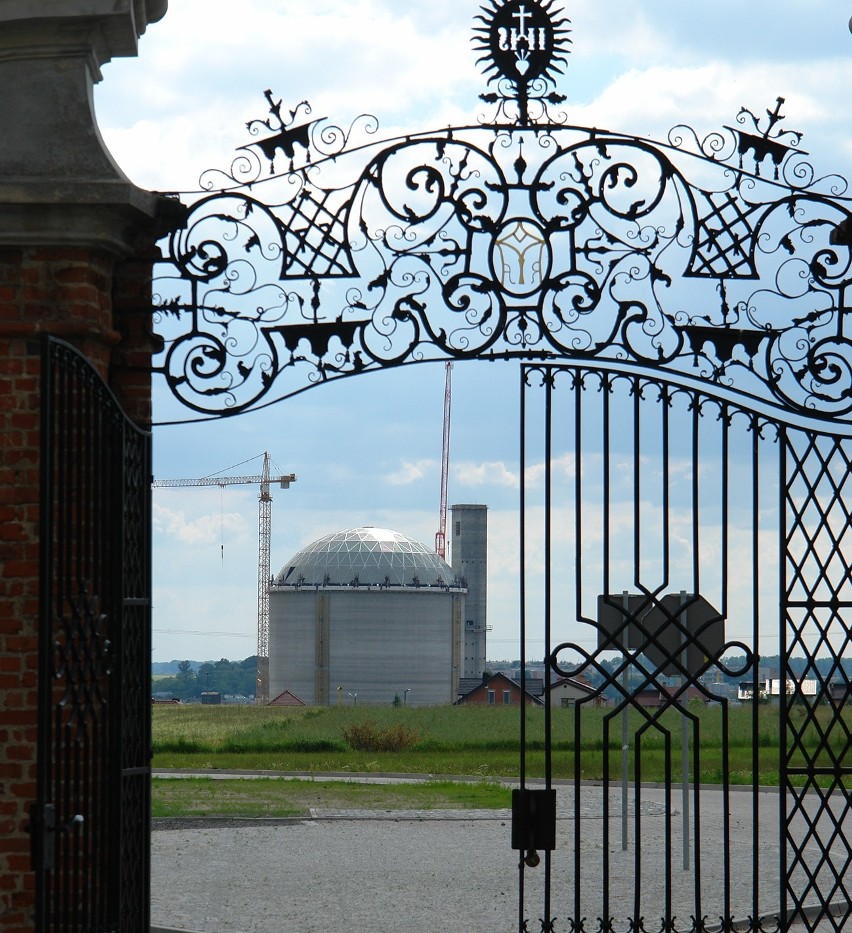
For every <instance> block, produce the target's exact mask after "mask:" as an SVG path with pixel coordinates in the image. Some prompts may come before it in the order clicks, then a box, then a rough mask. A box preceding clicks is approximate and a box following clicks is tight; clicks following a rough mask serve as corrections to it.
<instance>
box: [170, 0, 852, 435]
mask: <svg viewBox="0 0 852 933" xmlns="http://www.w3.org/2000/svg"><path fill="white" fill-rule="evenodd" d="M491 2H492V7H493V9H492V8H486V7H484V8H483V16H481V17H479V19H480V20H481V23H482V24H481V25H480V26H479V27H478V32H477V39H478V42H479V45H478V48H479V51H480V52H481V60H482V61H484V62H485V70H486V74H487V75H488V77H489V82H490V83H491V85H492V87H493V91H492V92H491V93H489V94H487V95H484V99H485V100H486V102H487V103H489V104H493V105H494V113H493V115H492V117H491V118H488V117H483V118H481V119H480V121H479V122H478V123H476V124H474V125H469V126H459V127H451V128H449V129H445V130H440V131H437V132H423V133H412V134H409V135H406V136H404V137H399V138H396V139H389V140H382V139H380V138H379V137H378V132H377V131H378V121H377V120H376V119H375V118H374V117H369V116H361V117H359V118H357V119H356V120H354V121H353V122H352V124H351V125H350V126H349V127H348V128H347V129H344V128H342V127H339V126H337V125H335V124H333V123H331V122H330V121H328V120H327V119H325V118H316V117H315V116H314V114H313V112H312V110H311V107H310V105H309V104H308V102H306V101H302V102H301V103H299V104H297V105H296V106H295V107H294V108H293V109H291V110H287V109H286V108H285V107H284V105H283V103H282V101H281V100H277V99H276V98H275V97H274V95H273V94H272V92H271V91H269V90H267V91H266V92H265V97H266V100H267V103H268V105H269V116H268V118H265V119H262V120H252V121H250V122H249V124H248V127H249V132H250V134H251V136H252V139H251V140H250V141H249V142H248V143H246V144H245V145H243V146H241V147H240V148H239V150H238V154H237V156H236V157H235V159H234V160H233V162H232V165H231V169H230V171H218V172H217V171H212V170H211V171H208V172H206V173H205V174H204V176H202V187H203V190H202V191H201V192H197V193H195V194H184V195H182V197H183V199H184V200H185V201H187V202H188V207H189V209H188V215H187V217H186V220H185V225H184V227H183V228H182V229H180V230H178V231H175V232H174V233H172V235H171V236H170V237H169V238H168V240H167V241H165V242H164V243H163V244H162V245H163V254H164V258H163V261H162V262H161V263H160V264H159V266H158V268H157V270H156V277H155V288H154V292H155V296H154V305H155V313H154V324H155V330H156V332H157V334H158V336H159V337H160V339H161V341H162V347H163V349H162V352H161V353H160V354H159V356H158V357H157V358H156V360H155V371H156V372H157V373H159V374H160V375H161V376H162V377H163V378H164V379H165V381H166V383H167V385H168V387H169V389H170V391H171V393H172V394H173V395H174V396H176V397H177V398H178V399H179V400H180V401H181V402H182V403H183V405H185V406H186V407H187V408H188V409H189V410H190V411H192V412H194V413H195V415H196V416H197V417H199V418H204V417H218V416H221V415H223V414H235V413H238V412H242V411H247V410H249V409H252V408H257V407H259V406H264V405H268V404H271V403H273V402H275V401H278V400H280V399H283V398H286V397H289V396H292V395H294V394H296V393H299V392H302V391H304V390H305V389H307V388H310V387H311V386H314V385H317V384H320V383H323V382H327V381H330V380H332V379H338V378H343V377H348V376H351V375H355V374H360V373H364V372H367V371H371V370H377V369H387V368H392V367H396V366H402V365H409V364H412V363H422V362H428V361H433V360H434V361H437V360H465V359H474V358H477V359H487V360H495V359H525V360H530V359H538V360H544V361H547V360H551V361H559V360H563V361H564V360H568V361H570V360H577V361H589V360H594V361H596V362H597V363H599V364H601V365H605V366H611V367H613V368H622V369H624V368H628V369H629V368H641V369H644V370H647V369H649V368H650V369H653V370H663V371H665V374H666V375H667V377H668V378H670V379H671V380H672V381H674V382H680V383H682V384H701V385H702V386H704V387H705V388H706V389H709V390H711V391H712V390H714V389H715V390H717V391H719V392H728V393H737V394H739V395H740V396H742V397H745V398H748V399H749V400H750V402H751V403H752V404H753V405H755V406H757V407H758V408H761V407H762V408H764V409H767V408H768V409H773V410H781V409H783V410H784V411H788V412H789V411H792V412H794V413H795V414H796V415H797V416H798V417H800V418H803V419H808V418H811V417H813V418H824V417H827V416H828V417H831V418H833V419H834V420H835V423H836V424H838V425H839V426H840V428H841V430H844V429H849V430H852V346H850V337H849V335H848V330H849V325H848V323H847V321H848V313H847V311H848V297H847V296H848V290H849V286H850V283H852V253H850V247H849V246H848V245H844V244H842V243H838V242H834V238H833V232H834V231H835V229H836V228H837V227H839V226H840V225H842V224H843V223H844V222H846V221H848V220H849V218H850V217H852V201H850V199H849V198H848V197H847V185H846V182H845V181H844V180H843V179H842V178H840V177H839V176H836V175H829V176H825V177H818V176H817V175H816V173H815V171H814V170H813V168H812V167H811V166H810V165H809V163H808V162H807V161H806V159H805V155H806V154H805V153H803V152H802V151H801V150H799V149H798V148H797V146H798V144H799V142H800V140H801V136H800V134H797V133H795V132H792V131H788V130H785V129H782V125H783V123H782V121H783V119H784V118H783V116H782V114H781V105H782V103H783V100H782V99H780V98H779V100H778V104H777V106H776V108H775V110H774V111H773V112H770V111H767V115H768V121H767V126H766V127H761V120H760V119H758V118H757V117H755V116H754V114H752V113H751V111H749V110H746V109H745V108H743V109H742V110H741V111H740V113H739V114H738V115H737V119H736V120H735V121H734V123H735V124H736V125H735V126H727V127H722V128H721V129H719V130H717V131H714V132H712V133H710V134H708V135H705V136H704V137H703V138H702V137H700V136H699V134H698V133H697V132H696V131H695V130H693V129H692V128H690V127H686V126H683V125H681V126H678V127H675V128H674V129H673V130H672V131H671V133H670V134H669V137H668V139H667V140H666V141H664V142H656V141H652V140H649V139H644V138H641V137H636V136H629V135H623V134H619V133H612V132H608V131H603V130H600V129H597V128H584V127H576V126H571V125H569V123H568V122H567V119H566V118H565V116H564V115H563V114H559V115H556V116H552V115H551V112H550V110H551V109H552V108H553V106H555V105H558V103H559V101H560V100H564V98H561V97H560V95H558V94H556V93H555V90H554V88H555V81H556V79H557V77H558V75H559V73H560V72H561V71H562V69H563V67H564V65H565V62H566V54H567V45H568V43H569V42H570V40H569V39H568V31H569V30H568V27H567V20H564V19H562V18H560V17H559V16H558V15H557V13H556V11H555V10H554V9H552V6H553V5H552V3H529V4H524V5H523V11H524V16H525V22H526V23H527V26H528V27H529V29H530V30H532V29H533V25H534V24H533V19H532V17H533V13H535V15H536V16H537V17H538V18H539V19H537V20H535V22H536V23H539V20H540V23H539V25H537V26H535V30H538V31H534V32H529V34H528V36H527V39H526V40H524V41H520V40H518V39H517V37H515V38H513V37H512V33H511V28H510V27H509V26H508V25H506V24H502V25H501V23H502V20H501V19H500V15H501V11H503V7H502V5H501V4H498V3H497V2H496V0H491ZM516 15H520V14H516ZM547 24H549V25H547ZM545 26H547V28H545ZM501 30H502V32H501ZM548 30H549V31H548ZM512 42H515V46H514V48H513V46H512ZM524 42H527V44H526V45H525V44H524ZM495 43H496V45H495ZM548 43H549V45H548ZM501 44H502V45H505V46H506V48H505V50H503V51H502V52H501V53H500V55H498V56H497V57H495V55H496V53H495V52H494V49H495V48H497V49H498V50H499V49H500V47H501ZM533 44H534V45H535V50H534V51H535V53H536V55H539V56H543V57H540V58H539V59H538V60H535V59H534V57H533V55H532V46H533ZM539 45H541V46H542V48H545V47H546V49H547V50H549V51H547V53H546V54H545V52H544V51H542V48H539ZM527 51H529V52H530V54H529V56H528V57H527V58H526V59H525V58H524V55H525V54H526V52H527ZM512 56H514V57H512ZM513 62H514V64H513ZM525 62H526V64H527V68H526V71H523V74H522V70H523V65H524V63H525ZM513 69H514V71H513Z"/></svg>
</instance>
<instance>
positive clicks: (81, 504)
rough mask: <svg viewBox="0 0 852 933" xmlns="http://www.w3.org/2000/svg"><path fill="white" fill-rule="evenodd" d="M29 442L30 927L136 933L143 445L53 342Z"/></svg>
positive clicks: (145, 657) (146, 628) (82, 368)
mask: <svg viewBox="0 0 852 933" xmlns="http://www.w3.org/2000/svg"><path fill="white" fill-rule="evenodd" d="M41 431H42V437H41V453H42V467H41V469H42V478H41V485H42V501H41V567H40V574H41V594H40V600H41V609H40V612H41V621H40V626H41V628H40V645H39V652H40V670H39V748H38V800H37V805H36V808H35V810H34V813H33V853H34V864H35V869H36V877H37V926H38V929H39V930H56V931H79V933H84V931H85V933H106V931H113V930H119V929H120V930H121V931H123V933H124V931H133V930H138V931H143V930H145V931H147V929H148V928H149V925H150V924H149V915H150V906H149V903H150V885H149V876H150V869H149V832H150V747H151V736H150V524H151V522H150V477H151V465H150V455H151V454H150V435H149V434H148V433H146V432H144V431H140V430H139V429H137V428H136V427H135V426H134V425H133V424H132V423H131V422H130V421H129V420H128V419H127V418H126V416H125V415H124V414H123V412H122V410H121V408H120V406H119V405H118V403H117V402H116V400H115V398H114V397H113V396H112V394H111V392H110V391H109V389H108V388H107V386H106V385H105V384H104V382H103V381H102V379H101V378H100V376H99V375H98V374H97V372H96V371H95V370H94V369H93V368H92V367H91V365H90V364H89V362H88V361H87V360H86V359H85V358H84V357H82V356H81V355H80V354H79V353H77V351H76V350H74V349H73V348H72V347H70V346H68V345H67V344H64V343H62V342H60V341H56V340H46V341H45V344H44V349H43V358H42V426H41Z"/></svg>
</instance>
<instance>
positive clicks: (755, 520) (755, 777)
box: [751, 416, 784, 917]
mask: <svg viewBox="0 0 852 933" xmlns="http://www.w3.org/2000/svg"><path fill="white" fill-rule="evenodd" d="M758 437H759V429H758V423H757V417H756V416H753V417H752V470H753V479H752V512H753V514H752V523H751V524H752V546H751V553H752V579H753V580H754V583H753V585H752V635H751V637H752V654H753V657H752V672H751V679H752V703H751V735H752V757H751V782H752V783H751V802H752V819H751V824H752V830H751V850H752V857H753V859H754V874H753V876H752V916H753V917H759V916H760V888H759V886H758V879H759V877H760V861H761V858H760V798H759V796H758V793H759V789H760V752H759V748H758V744H757V739H758V735H759V734H760V731H759V724H758V712H759V705H760V703H759V692H758V691H759V685H758V677H759V674H760V668H759V661H760V650H759V649H760V610H759V605H760V604H759V587H760V584H759V580H760V559H759V555H760V537H759V528H760V525H759V514H760V458H759V454H758ZM781 447H782V438H781V434H780V431H779V436H778V449H779V451H780V450H781ZM779 456H781V455H780V454H779ZM778 477H779V483H781V489H783V480H784V476H783V475H782V473H781V472H780V468H779V474H778ZM783 495H784V494H783V492H781V491H780V490H779V502H778V505H779V507H780V510H779V513H778V525H779V527H778V535H779V555H780V553H781V544H780V539H781V537H782V535H783V527H784V520H783ZM778 574H779V576H778V581H779V586H780V583H781V579H782V578H783V575H784V571H783V568H781V567H780V566H779V568H778ZM780 605H781V604H780V603H779V606H780Z"/></svg>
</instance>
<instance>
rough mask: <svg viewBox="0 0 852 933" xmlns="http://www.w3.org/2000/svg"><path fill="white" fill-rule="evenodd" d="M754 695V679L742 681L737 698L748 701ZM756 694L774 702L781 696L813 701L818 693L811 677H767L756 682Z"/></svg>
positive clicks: (817, 688)
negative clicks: (802, 678)
mask: <svg viewBox="0 0 852 933" xmlns="http://www.w3.org/2000/svg"><path fill="white" fill-rule="evenodd" d="M832 687H834V684H832ZM754 695H755V684H754V681H751V680H747V681H742V682H741V683H740V686H739V690H738V691H737V699H738V700H741V701H743V702H749V701H751V700H753V699H754ZM757 695H758V699H759V700H768V701H772V702H775V703H778V702H779V700H780V698H781V697H782V696H788V697H792V698H793V699H794V700H803V701H807V702H809V703H813V702H815V701H816V699H817V697H818V695H819V686H818V684H817V682H816V680H814V679H812V678H805V679H804V680H792V679H787V680H782V679H781V678H780V677H767V678H766V679H765V680H763V681H759V682H758V684H757Z"/></svg>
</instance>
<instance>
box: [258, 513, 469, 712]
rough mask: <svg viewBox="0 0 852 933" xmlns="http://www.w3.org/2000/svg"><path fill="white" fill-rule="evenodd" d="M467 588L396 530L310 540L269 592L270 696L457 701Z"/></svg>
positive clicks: (311, 701) (319, 701)
mask: <svg viewBox="0 0 852 933" xmlns="http://www.w3.org/2000/svg"><path fill="white" fill-rule="evenodd" d="M465 592H466V591H465V589H464V587H463V586H461V584H460V582H459V581H458V580H456V579H454V575H453V571H452V569H451V568H450V566H449V565H448V564H447V563H446V562H445V561H443V560H442V559H441V558H440V557H438V555H437V554H435V553H434V552H433V551H431V550H430V549H429V548H427V547H426V546H425V545H423V544H421V543H419V542H418V541H414V540H413V539H412V538H409V537H408V536H407V535H404V534H401V533H400V532H397V531H391V530H390V529H387V528H371V527H364V528H353V529H348V530H345V531H339V532H336V533H334V534H329V535H326V536H325V537H323V538H320V539H319V540H317V541H314V542H313V543H312V544H309V545H308V546H307V547H305V548H302V550H300V551H299V552H298V553H297V554H295V555H294V556H293V558H292V559H291V560H289V561H287V563H286V564H285V565H284V567H283V568H282V569H281V571H280V573H279V574H278V575H277V576H276V577H275V579H274V581H273V584H272V586H271V588H270V596H269V696H270V698H274V697H276V696H278V695H279V694H280V693H282V692H283V691H285V690H289V691H290V692H291V693H292V694H294V695H295V696H297V697H298V698H299V699H301V700H302V701H303V702H304V703H306V704H308V705H311V706H313V705H320V706H322V705H327V704H333V703H337V702H338V700H340V701H342V702H345V703H356V702H357V704H359V705H360V704H376V703H379V704H390V703H392V702H393V700H394V698H395V697H397V696H399V697H400V699H401V700H403V701H404V702H405V703H407V704H409V705H418V706H423V705H431V704H440V703H451V702H453V701H454V700H455V698H456V695H457V691H458V678H459V673H460V669H461V665H462V663H463V662H462V660H461V658H462V650H463V648H462V623H463V617H464V602H465ZM356 697H357V699H356Z"/></svg>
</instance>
